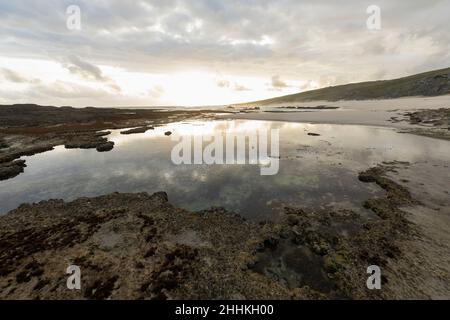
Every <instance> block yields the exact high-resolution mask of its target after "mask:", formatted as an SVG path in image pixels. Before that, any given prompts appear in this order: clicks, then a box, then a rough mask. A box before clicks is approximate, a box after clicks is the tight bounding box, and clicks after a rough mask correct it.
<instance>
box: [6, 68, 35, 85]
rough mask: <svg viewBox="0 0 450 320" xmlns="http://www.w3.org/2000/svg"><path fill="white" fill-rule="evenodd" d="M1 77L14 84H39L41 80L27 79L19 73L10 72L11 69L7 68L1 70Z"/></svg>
mask: <svg viewBox="0 0 450 320" xmlns="http://www.w3.org/2000/svg"><path fill="white" fill-rule="evenodd" d="M0 77H3V78H4V79H5V80H7V81H9V82H14V83H39V82H40V80H39V79H35V78H31V79H29V78H26V77H24V76H22V75H20V74H18V73H17V72H15V71H13V70H10V69H6V68H0Z"/></svg>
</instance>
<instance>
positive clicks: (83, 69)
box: [62, 55, 121, 91]
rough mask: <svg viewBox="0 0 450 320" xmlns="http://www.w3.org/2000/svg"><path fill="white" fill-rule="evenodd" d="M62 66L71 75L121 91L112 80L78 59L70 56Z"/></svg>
mask: <svg viewBox="0 0 450 320" xmlns="http://www.w3.org/2000/svg"><path fill="white" fill-rule="evenodd" d="M62 66H63V67H65V68H66V69H67V70H69V71H70V72H71V73H72V74H76V75H79V76H81V77H83V78H86V79H91V80H96V81H100V82H104V83H106V84H107V85H108V86H109V87H110V88H111V89H113V90H115V91H121V88H120V87H119V86H118V85H117V84H116V83H115V82H114V80H112V79H110V78H108V77H106V76H105V75H103V73H102V70H101V69H100V68H99V67H98V66H96V65H94V64H92V63H89V62H87V61H85V60H82V59H81V58H80V57H77V56H74V55H71V56H69V57H68V58H67V59H66V62H63V63H62Z"/></svg>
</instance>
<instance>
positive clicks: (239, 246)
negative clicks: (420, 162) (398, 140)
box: [0, 163, 450, 299]
mask: <svg viewBox="0 0 450 320" xmlns="http://www.w3.org/2000/svg"><path fill="white" fill-rule="evenodd" d="M403 165H407V164H402V163H391V164H384V165H380V166H377V167H374V168H371V169H369V170H367V171H365V172H361V173H360V175H359V179H360V180H361V181H363V182H367V183H376V184H377V185H379V186H380V187H381V188H382V189H383V190H385V195H384V196H383V197H380V198H373V199H368V200H367V201H366V202H365V203H364V206H365V207H366V208H368V209H370V210H371V211H372V213H373V216H370V217H362V216H360V215H358V214H356V213H355V212H352V211H351V210H342V209H340V210H335V211H333V210H327V211H313V210H310V209H308V208H291V207H286V208H285V215H284V218H283V219H282V220H281V221H279V222H271V221H263V222H259V223H257V222H255V221H246V220H245V219H243V218H242V217H240V216H238V215H236V214H233V213H230V212H227V211H226V210H224V209H221V208H212V209H210V210H206V211H202V212H189V211H186V210H183V209H179V208H176V207H174V206H172V205H171V204H170V202H169V201H168V199H167V195H166V194H165V193H164V192H159V193H156V194H154V195H148V194H146V193H141V194H118V193H114V194H110V195H105V196H101V197H96V198H81V199H77V200H75V201H73V202H69V203H66V202H64V201H62V200H49V201H42V202H40V203H37V204H31V205H30V204H25V205H21V206H20V207H19V208H17V209H15V210H13V211H11V212H10V213H8V214H7V215H6V216H3V217H1V218H0V243H1V247H2V250H1V251H0V266H1V269H0V298H2V299H400V298H429V296H427V295H425V294H424V293H423V292H421V290H418V288H414V283H415V281H414V279H415V278H416V277H418V275H417V273H415V272H416V271H417V270H415V268H412V269H411V267H412V266H414V265H415V261H410V260H409V259H410V258H409V257H407V256H406V255H405V253H406V252H407V250H410V249H411V247H409V248H408V247H406V245H405V244H406V243H407V242H408V241H412V240H413V239H414V238H415V237H421V234H420V230H419V229H418V228H417V227H416V226H415V225H414V224H413V223H411V222H409V221H408V219H407V218H406V213H405V212H404V211H403V210H402V208H403V207H404V206H414V205H416V204H417V203H418V201H417V200H415V199H414V198H413V197H412V196H411V194H410V193H409V191H408V190H407V189H406V188H405V187H403V186H401V185H400V184H398V183H397V182H395V181H393V180H392V179H390V178H388V177H387V176H386V174H387V173H388V172H391V173H392V172H395V170H396V168H397V167H398V166H403ZM408 246H410V244H408ZM72 264H73V265H77V266H79V267H80V268H81V274H82V288H81V290H79V291H78V290H74V291H72V290H68V289H67V287H66V280H67V277H68V275H66V273H65V270H66V268H67V267H68V266H69V265H72ZM373 264H375V265H378V266H379V267H380V268H381V269H382V270H383V276H382V286H383V290H368V289H367V288H366V280H367V276H368V275H367V273H366V268H367V267H368V266H369V265H373ZM448 275H449V274H447V276H448ZM447 279H448V277H447ZM435 280H436V281H441V282H443V283H444V286H447V287H448V285H449V284H448V283H445V281H446V280H445V278H442V279H435ZM448 292H450V291H448ZM448 292H447V294H448ZM440 294H441V295H442V293H440V292H436V296H440ZM447 298H448V296H447Z"/></svg>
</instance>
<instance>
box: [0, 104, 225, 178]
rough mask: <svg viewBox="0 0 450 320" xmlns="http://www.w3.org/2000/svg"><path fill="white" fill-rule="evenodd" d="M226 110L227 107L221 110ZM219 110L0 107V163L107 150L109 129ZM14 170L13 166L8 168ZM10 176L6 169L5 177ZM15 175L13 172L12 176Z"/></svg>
mask: <svg viewBox="0 0 450 320" xmlns="http://www.w3.org/2000/svg"><path fill="white" fill-rule="evenodd" d="M221 112H223V111H221ZM216 113H217V110H216V111H214V110H201V111H199V110H192V111H190V110H183V111H176V110H175V111H170V110H167V111H166V110H145V109H137V110H132V109H128V110H126V111H124V110H122V109H112V108H91V107H89V108H80V109H78V108H71V107H61V108H56V107H44V106H38V105H33V104H29V105H10V106H2V107H1V108H0V125H1V127H0V166H1V167H6V165H4V164H5V163H9V162H12V161H14V160H16V159H18V158H20V157H22V156H29V155H33V154H37V153H41V152H46V151H50V150H53V148H54V147H56V146H59V145H64V146H66V148H69V149H73V148H81V149H91V148H92V149H97V150H98V151H99V152H106V151H110V150H111V149H113V147H114V144H113V143H112V142H110V141H108V139H107V138H105V136H107V135H109V134H110V133H111V132H110V131H104V130H106V129H125V128H132V127H135V128H136V129H132V130H129V131H128V132H127V131H125V133H124V134H127V133H137V132H144V130H145V131H147V130H151V129H153V127H150V126H149V123H153V124H154V125H163V124H165V123H167V122H169V121H170V122H177V121H183V120H187V119H210V118H213V117H214V116H215V114H216ZM8 170H10V169H8ZM4 172H6V170H5V171H4ZM8 176H10V175H9V174H6V173H5V177H8ZM11 177H12V176H11Z"/></svg>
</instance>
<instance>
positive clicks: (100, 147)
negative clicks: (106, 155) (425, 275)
mask: <svg viewBox="0 0 450 320" xmlns="http://www.w3.org/2000/svg"><path fill="white" fill-rule="evenodd" d="M96 149H97V151H98V152H108V151H111V150H112V149H114V142H112V141H108V142H106V143H102V144H100V145H98V146H97V148H96Z"/></svg>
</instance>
